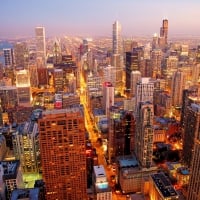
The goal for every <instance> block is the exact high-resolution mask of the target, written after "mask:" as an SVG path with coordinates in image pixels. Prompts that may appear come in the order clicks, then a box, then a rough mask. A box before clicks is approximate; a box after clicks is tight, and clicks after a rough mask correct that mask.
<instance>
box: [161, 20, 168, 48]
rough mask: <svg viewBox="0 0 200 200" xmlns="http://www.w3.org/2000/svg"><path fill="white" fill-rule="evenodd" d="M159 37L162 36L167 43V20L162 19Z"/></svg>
mask: <svg viewBox="0 0 200 200" xmlns="http://www.w3.org/2000/svg"><path fill="white" fill-rule="evenodd" d="M160 37H164V39H165V40H164V41H165V45H166V44H167V39H168V20H167V19H163V21H162V27H161V28H160Z"/></svg>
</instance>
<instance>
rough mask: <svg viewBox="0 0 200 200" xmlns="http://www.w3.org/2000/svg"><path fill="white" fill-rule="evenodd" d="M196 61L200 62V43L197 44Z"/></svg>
mask: <svg viewBox="0 0 200 200" xmlns="http://www.w3.org/2000/svg"><path fill="white" fill-rule="evenodd" d="M196 62H197V63H198V64H199V63H200V45H198V46H197V50H196Z"/></svg>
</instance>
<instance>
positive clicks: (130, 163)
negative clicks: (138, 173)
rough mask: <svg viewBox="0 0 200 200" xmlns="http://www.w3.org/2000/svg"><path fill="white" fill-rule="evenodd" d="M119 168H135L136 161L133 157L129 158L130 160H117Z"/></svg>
mask: <svg viewBox="0 0 200 200" xmlns="http://www.w3.org/2000/svg"><path fill="white" fill-rule="evenodd" d="M118 161H119V166H120V167H121V168H126V167H137V166H138V165H139V164H138V161H137V160H136V158H135V157H131V158H125V157H124V158H119V160H118Z"/></svg>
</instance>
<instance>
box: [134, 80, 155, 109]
mask: <svg viewBox="0 0 200 200" xmlns="http://www.w3.org/2000/svg"><path fill="white" fill-rule="evenodd" d="M153 92H154V82H152V81H151V79H150V78H149V77H143V78H141V80H140V81H138V82H137V85H136V100H135V108H136V110H138V108H139V104H140V102H147V101H148V102H151V103H153Z"/></svg>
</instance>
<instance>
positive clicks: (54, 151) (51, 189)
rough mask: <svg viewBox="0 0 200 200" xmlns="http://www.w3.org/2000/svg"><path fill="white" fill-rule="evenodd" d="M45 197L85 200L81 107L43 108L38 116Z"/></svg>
mask: <svg viewBox="0 0 200 200" xmlns="http://www.w3.org/2000/svg"><path fill="white" fill-rule="evenodd" d="M39 137H40V140H39V141H40V149H41V158H42V176H43V179H44V182H45V185H46V198H47V199H48V200H55V199H57V200H63V199H66V200H86V187H87V178H86V155H85V152H86V149H85V125H84V116H83V109H82V108H81V107H77V108H70V109H60V110H47V111H45V112H43V113H42V118H41V119H39Z"/></svg>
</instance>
